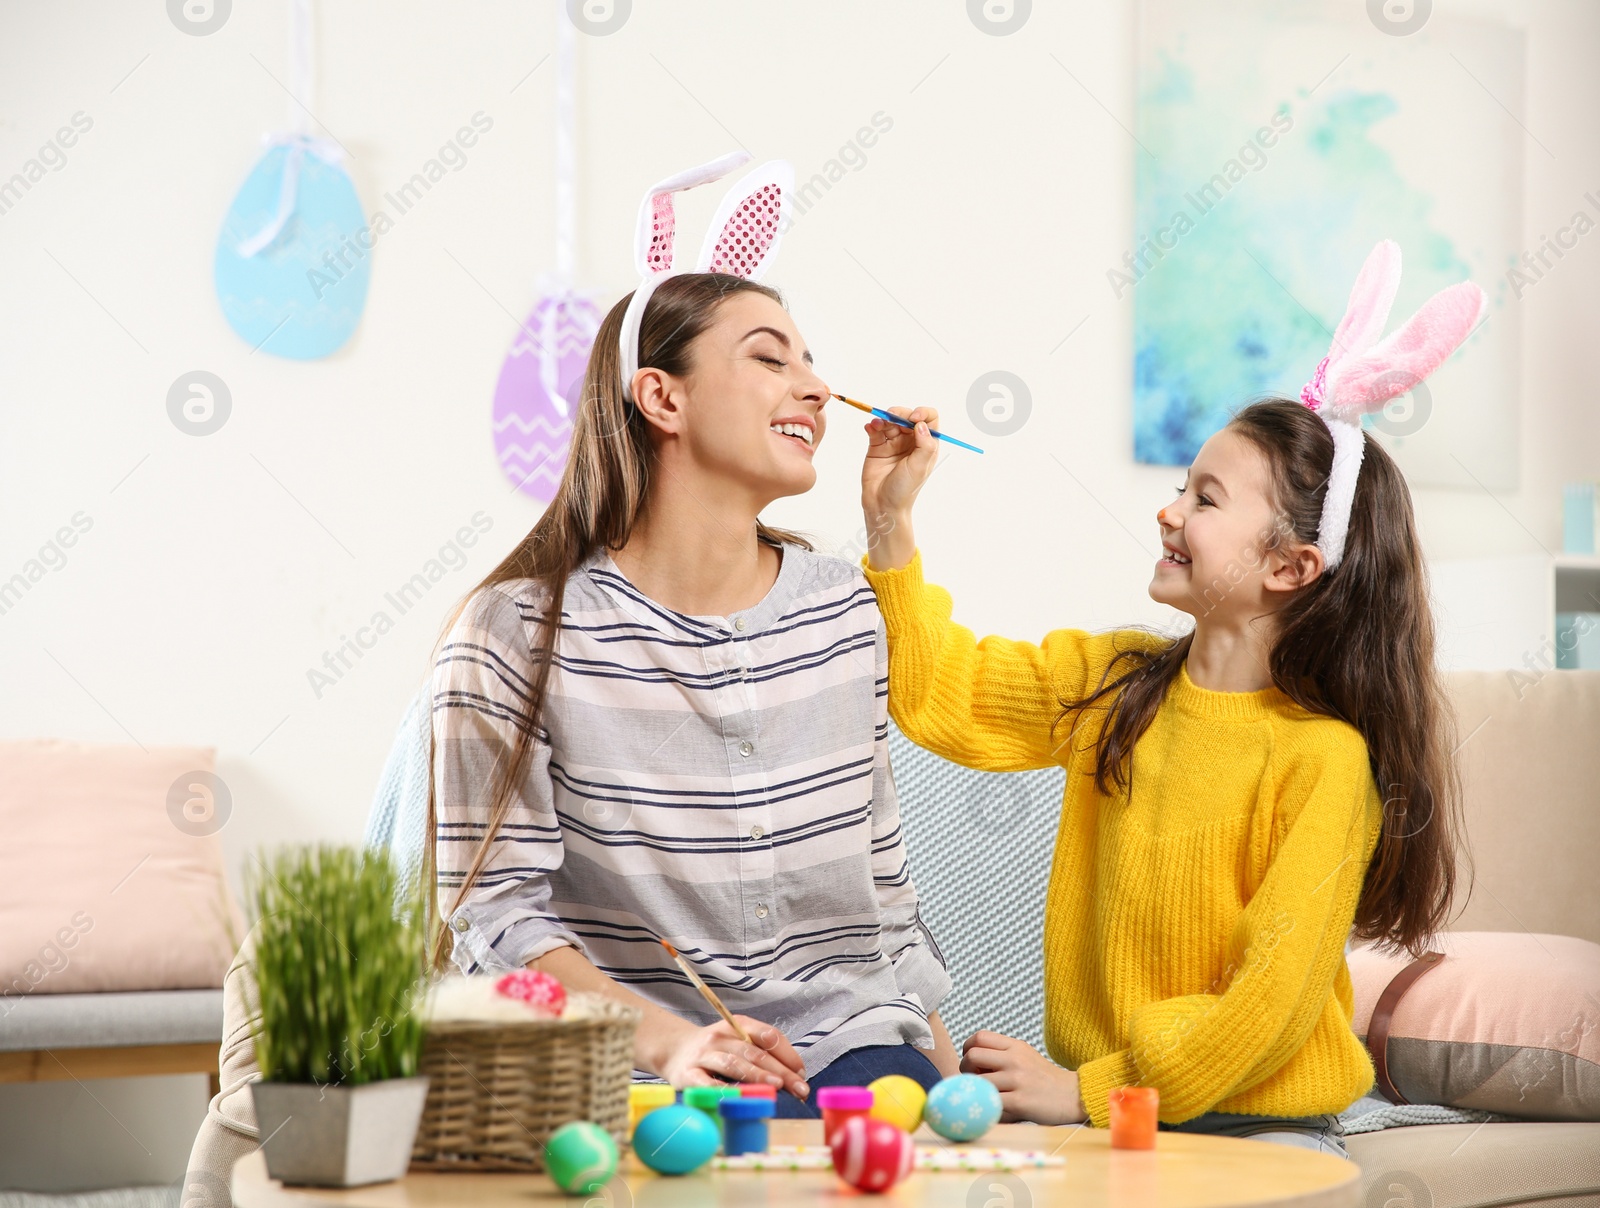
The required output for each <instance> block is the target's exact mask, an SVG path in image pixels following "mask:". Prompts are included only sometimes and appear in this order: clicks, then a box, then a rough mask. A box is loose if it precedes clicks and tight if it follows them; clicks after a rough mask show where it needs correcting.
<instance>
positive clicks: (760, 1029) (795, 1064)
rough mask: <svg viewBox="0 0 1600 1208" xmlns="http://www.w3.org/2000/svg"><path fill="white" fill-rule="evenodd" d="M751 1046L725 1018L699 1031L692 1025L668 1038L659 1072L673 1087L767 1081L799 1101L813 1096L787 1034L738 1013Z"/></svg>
mask: <svg viewBox="0 0 1600 1208" xmlns="http://www.w3.org/2000/svg"><path fill="white" fill-rule="evenodd" d="M734 1018H735V1019H737V1020H738V1021H739V1026H740V1027H742V1028H743V1029H744V1030H745V1032H746V1033H747V1034H748V1035H749V1037H750V1039H751V1041H752V1042H753V1043H751V1044H746V1043H745V1042H744V1041H742V1040H740V1039H739V1037H738V1036H736V1035H735V1034H734V1031H733V1029H732V1028H730V1027H729V1026H728V1025H727V1023H726V1022H724V1021H723V1020H720V1019H719V1020H718V1021H717V1022H716V1023H714V1024H711V1025H710V1026H709V1027H704V1028H697V1027H695V1026H694V1025H693V1024H691V1023H689V1022H688V1021H686V1020H685V1021H682V1022H683V1029H682V1030H681V1031H677V1032H676V1035H674V1036H672V1037H670V1038H667V1041H666V1046H665V1055H664V1058H663V1060H661V1061H659V1062H657V1063H655V1071H654V1072H655V1073H657V1074H659V1075H660V1076H661V1077H663V1078H665V1079H666V1080H667V1081H668V1082H670V1083H672V1085H673V1086H676V1087H679V1088H682V1087H685V1086H714V1085H716V1084H718V1083H719V1082H764V1083H766V1084H767V1085H768V1086H775V1087H779V1088H781V1089H784V1090H787V1091H789V1092H790V1093H791V1094H793V1095H794V1096H795V1097H796V1098H798V1099H804V1098H806V1097H807V1096H809V1095H810V1094H811V1088H810V1087H809V1086H807V1085H806V1064H805V1062H804V1061H803V1060H801V1057H800V1054H799V1053H797V1052H795V1050H794V1046H793V1045H791V1044H790V1043H789V1041H788V1038H787V1037H785V1036H784V1034H783V1033H782V1032H780V1031H778V1029H777V1028H774V1027H772V1026H771V1025H770V1024H764V1023H762V1022H761V1021H760V1020H759V1019H751V1018H750V1017H749V1016H748V1015H735V1016H734Z"/></svg>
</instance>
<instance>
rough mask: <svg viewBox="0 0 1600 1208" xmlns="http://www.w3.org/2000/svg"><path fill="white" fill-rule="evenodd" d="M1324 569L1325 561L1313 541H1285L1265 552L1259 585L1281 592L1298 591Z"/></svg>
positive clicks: (1268, 589)
mask: <svg viewBox="0 0 1600 1208" xmlns="http://www.w3.org/2000/svg"><path fill="white" fill-rule="evenodd" d="M1326 569H1327V561H1326V559H1324V558H1323V556H1322V550H1320V549H1319V548H1317V546H1316V544H1315V543H1312V542H1300V541H1296V542H1292V543H1290V542H1285V543H1284V544H1282V545H1280V546H1279V547H1278V548H1277V549H1276V550H1273V551H1272V552H1271V553H1270V554H1269V555H1268V558H1267V573H1266V575H1265V577H1264V578H1263V580H1262V587H1263V588H1264V589H1265V590H1267V591H1275V592H1284V593H1287V592H1292V591H1299V590H1300V589H1301V588H1302V587H1309V586H1311V584H1313V583H1315V582H1316V581H1317V580H1318V579H1319V578H1321V576H1322V572H1323V571H1324V570H1326Z"/></svg>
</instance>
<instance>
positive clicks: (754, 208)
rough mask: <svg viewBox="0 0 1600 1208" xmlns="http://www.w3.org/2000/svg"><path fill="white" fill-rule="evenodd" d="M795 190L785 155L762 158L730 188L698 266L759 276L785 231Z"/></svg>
mask: <svg viewBox="0 0 1600 1208" xmlns="http://www.w3.org/2000/svg"><path fill="white" fill-rule="evenodd" d="M793 196H794V168H793V167H791V166H790V165H789V164H788V163H786V162H784V161H783V160H778V159H775V160H772V161H770V162H768V163H764V164H762V165H761V166H760V167H759V168H757V169H755V171H753V172H751V173H749V174H748V175H746V176H745V177H744V178H743V179H742V180H740V181H739V183H738V184H736V185H734V186H733V188H731V189H729V190H728V194H727V196H726V197H724V198H723V199H722V204H721V205H720V206H718V207H717V213H716V216H715V217H713V218H712V220H711V226H710V227H709V228H708V229H707V231H706V242H705V245H704V246H703V247H702V248H701V249H700V260H699V262H698V264H696V266H695V269H696V271H697V272H702V273H731V274H732V275H733V276H735V277H744V278H747V279H748V280H751V281H758V280H760V279H761V276H762V274H763V273H765V272H766V271H767V268H768V267H769V266H770V265H771V264H772V257H773V255H774V253H776V252H777V250H778V240H779V239H780V238H781V237H782V234H783V230H782V223H783V218H784V214H785V213H786V212H787V209H788V207H789V206H790V205H791V204H792V203H791V202H790V200H789V199H790V198H791V197H793Z"/></svg>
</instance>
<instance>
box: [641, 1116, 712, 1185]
mask: <svg viewBox="0 0 1600 1208" xmlns="http://www.w3.org/2000/svg"><path fill="white" fill-rule="evenodd" d="M721 1141H722V1136H721V1134H720V1132H719V1131H718V1129H717V1126H716V1124H714V1123H713V1122H712V1120H711V1117H710V1116H708V1115H706V1114H705V1112H703V1111H701V1110H700V1109H699V1108H697V1107H685V1106H683V1105H682V1104H681V1103H679V1104H674V1105H673V1106H672V1107H658V1108H656V1109H655V1111H653V1112H650V1113H649V1114H647V1115H646V1116H645V1117H644V1118H643V1119H642V1120H640V1121H639V1123H638V1126H637V1127H636V1128H634V1130H633V1152H634V1153H635V1154H636V1155H637V1156H638V1158H639V1161H641V1162H643V1163H644V1164H645V1165H646V1166H648V1167H649V1168H650V1169H651V1170H653V1171H655V1172H656V1173H657V1174H688V1173H689V1172H690V1171H691V1170H698V1169H699V1168H700V1167H702V1166H704V1165H705V1164H706V1163H707V1162H709V1161H710V1160H711V1156H712V1155H713V1154H714V1153H716V1152H717V1146H718V1144H720V1143H721Z"/></svg>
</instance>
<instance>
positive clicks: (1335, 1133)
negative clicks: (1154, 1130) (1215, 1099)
mask: <svg viewBox="0 0 1600 1208" xmlns="http://www.w3.org/2000/svg"><path fill="white" fill-rule="evenodd" d="M1157 1127H1158V1128H1161V1129H1165V1130H1168V1131H1170V1132H1187V1133H1209V1134H1211V1135H1212V1136H1218V1137H1245V1138H1248V1139H1249V1140H1251V1141H1272V1142H1275V1143H1277V1144H1279V1145H1297V1146H1299V1147H1300V1148H1302V1149H1314V1150H1316V1151H1317V1152H1319V1153H1331V1154H1335V1155H1337V1156H1338V1157H1341V1158H1349V1157H1350V1154H1349V1152H1348V1151H1347V1150H1346V1149H1345V1147H1344V1125H1342V1124H1340V1123H1339V1117H1338V1116H1249V1115H1241V1114H1237V1113H1234V1112H1206V1113H1205V1114H1204V1115H1201V1116H1196V1117H1195V1118H1194V1119H1192V1120H1185V1121H1184V1122H1183V1123H1182V1124H1161V1125H1158V1126H1157Z"/></svg>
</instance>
